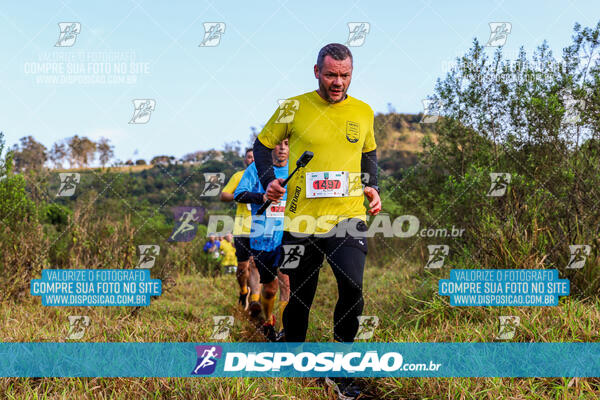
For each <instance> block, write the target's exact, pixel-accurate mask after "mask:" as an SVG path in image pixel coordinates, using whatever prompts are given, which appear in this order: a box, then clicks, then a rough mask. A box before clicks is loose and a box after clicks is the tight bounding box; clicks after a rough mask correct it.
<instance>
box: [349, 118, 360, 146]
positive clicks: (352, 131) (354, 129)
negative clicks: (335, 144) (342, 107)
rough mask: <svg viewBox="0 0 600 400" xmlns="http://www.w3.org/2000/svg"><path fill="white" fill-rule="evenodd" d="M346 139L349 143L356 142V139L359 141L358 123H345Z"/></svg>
mask: <svg viewBox="0 0 600 400" xmlns="http://www.w3.org/2000/svg"><path fill="white" fill-rule="evenodd" d="M346 139H348V141H349V142H350V143H356V142H358V139H360V125H359V124H358V122H352V121H346Z"/></svg>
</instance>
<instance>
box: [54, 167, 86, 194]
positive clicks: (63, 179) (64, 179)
mask: <svg viewBox="0 0 600 400" xmlns="http://www.w3.org/2000/svg"><path fill="white" fill-rule="evenodd" d="M58 176H59V178H60V188H58V193H56V197H59V196H60V197H69V196H73V194H74V193H75V189H76V188H77V185H78V184H79V181H80V179H81V176H80V175H79V174H78V173H77V172H60V173H59V174H58Z"/></svg>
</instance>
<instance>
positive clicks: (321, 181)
mask: <svg viewBox="0 0 600 400" xmlns="http://www.w3.org/2000/svg"><path fill="white" fill-rule="evenodd" d="M346 196H348V172H346V171H323V172H307V173H306V197H307V198H315V197H346Z"/></svg>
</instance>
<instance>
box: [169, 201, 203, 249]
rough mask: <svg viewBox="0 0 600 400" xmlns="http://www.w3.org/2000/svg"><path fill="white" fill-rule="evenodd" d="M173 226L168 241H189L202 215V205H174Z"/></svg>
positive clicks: (192, 237)
mask: <svg viewBox="0 0 600 400" xmlns="http://www.w3.org/2000/svg"><path fill="white" fill-rule="evenodd" d="M173 216H174V217H175V221H176V222H175V227H174V228H173V233H172V234H171V237H169V242H189V241H191V240H192V239H194V237H196V231H197V230H198V222H200V220H201V219H202V218H203V216H204V209H203V208H202V207H175V208H174V209H173Z"/></svg>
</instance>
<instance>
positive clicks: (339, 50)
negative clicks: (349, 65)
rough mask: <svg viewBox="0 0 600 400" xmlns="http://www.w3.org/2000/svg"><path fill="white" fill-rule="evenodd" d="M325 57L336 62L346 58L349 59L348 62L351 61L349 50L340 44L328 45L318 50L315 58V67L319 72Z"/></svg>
mask: <svg viewBox="0 0 600 400" xmlns="http://www.w3.org/2000/svg"><path fill="white" fill-rule="evenodd" d="M326 56H329V57H331V58H333V59H334V60H338V61H342V60H345V59H346V58H348V57H350V61H352V60H353V58H352V53H351V52H350V49H349V48H347V47H346V46H344V45H343V44H340V43H329V44H328V45H327V46H325V47H323V48H322V49H321V50H319V55H318V56H317V67H318V68H319V70H321V68H322V67H323V60H325V57H326Z"/></svg>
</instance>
